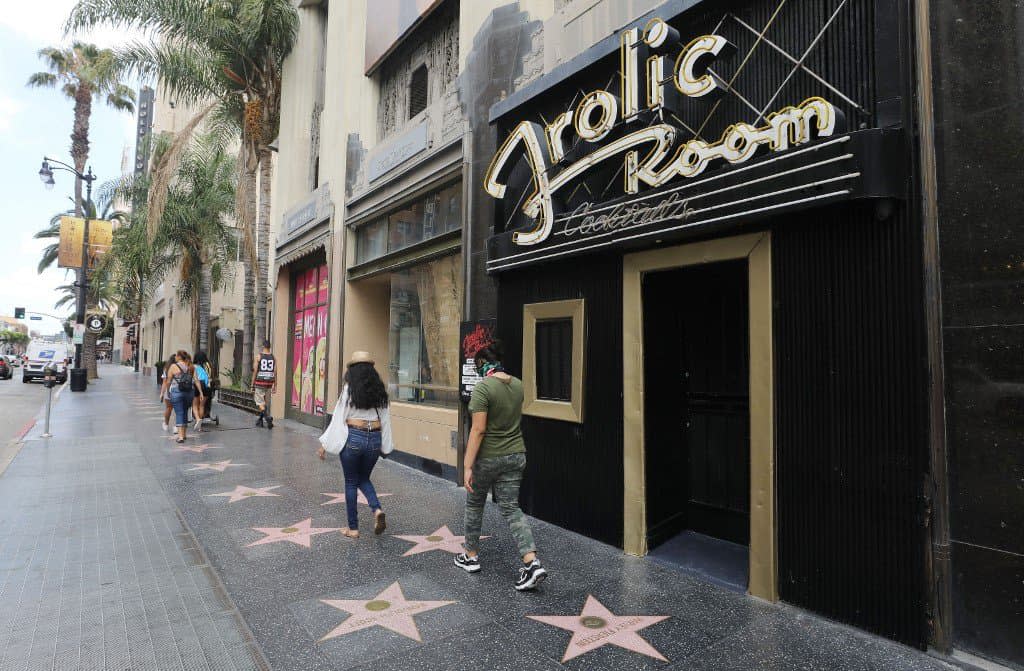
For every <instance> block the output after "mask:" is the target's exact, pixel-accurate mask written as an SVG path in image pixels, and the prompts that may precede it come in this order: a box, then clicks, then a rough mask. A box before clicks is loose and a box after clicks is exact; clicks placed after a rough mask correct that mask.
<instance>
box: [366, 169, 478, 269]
mask: <svg viewBox="0 0 1024 671" xmlns="http://www.w3.org/2000/svg"><path fill="white" fill-rule="evenodd" d="M460 228H462V182H455V183H454V184H450V185H449V186H446V187H445V188H443V189H441V190H439V191H436V192H434V193H432V194H430V195H429V196H427V197H426V198H423V199H420V200H416V201H413V202H412V203H410V204H407V205H406V206H405V207H403V208H401V209H399V210H396V211H394V212H391V213H390V214H388V215H385V216H382V217H380V218H379V219H375V220H374V221H372V222H370V223H368V224H364V225H362V226H360V227H359V228H358V229H357V230H356V263H357V264H359V263H366V262H367V261H372V260H374V259H376V258H379V257H381V256H385V255H387V254H391V253H393V252H398V251H401V250H403V249H406V248H408V247H412V246H413V245H417V244H419V243H421V242H426V241H427V240H430V239H432V238H435V237H437V236H439V235H444V234H445V233H449V232H451V231H457V230H459V229H460Z"/></svg>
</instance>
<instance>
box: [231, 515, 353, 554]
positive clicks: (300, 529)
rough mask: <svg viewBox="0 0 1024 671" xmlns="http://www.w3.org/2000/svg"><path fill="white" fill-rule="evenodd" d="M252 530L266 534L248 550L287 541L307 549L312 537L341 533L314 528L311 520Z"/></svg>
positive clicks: (251, 544)
mask: <svg viewBox="0 0 1024 671" xmlns="http://www.w3.org/2000/svg"><path fill="white" fill-rule="evenodd" d="M252 529H253V531H259V532H260V533H261V534H266V536H265V537H263V538H261V539H259V540H258V541H256V542H255V543H249V544H248V545H247V546H246V547H250V548H251V547H252V546H254V545H265V544H267V543H279V542H281V541H288V542H289V543H295V544H296V545H301V546H302V547H306V548H308V547H309V544H310V538H311V537H312V536H315V535H317V534H325V533H327V532H329V531H341V529H340V528H338V529H330V528H319V527H314V526H313V519H312V518H309V519H305V520H302V521H301V522H296V523H295V524H292V525H291V526H287V527H253V528H252Z"/></svg>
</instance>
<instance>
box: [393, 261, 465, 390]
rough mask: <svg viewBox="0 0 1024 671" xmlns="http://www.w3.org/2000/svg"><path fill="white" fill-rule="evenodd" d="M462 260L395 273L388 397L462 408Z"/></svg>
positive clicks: (419, 266)
mask: <svg viewBox="0 0 1024 671" xmlns="http://www.w3.org/2000/svg"><path fill="white" fill-rule="evenodd" d="M461 268H462V257H461V255H459V254H455V255H452V256H446V257H444V258H441V259H437V260H436V261H431V262H428V263H424V264H420V265H417V266H413V267H412V268H408V269H405V270H401V271H398V272H396V273H393V274H392V275H391V320H390V323H391V332H390V338H389V341H390V342H389V347H390V360H391V366H390V370H389V380H388V382H389V387H390V388H389V390H388V391H389V393H390V394H391V397H392V398H393V399H395V400H397V401H405V402H409V403H423V404H427V405H437V406H442V407H451V408H454V407H457V404H458V400H459V320H460V318H461V317H460V315H461V312H462V272H461Z"/></svg>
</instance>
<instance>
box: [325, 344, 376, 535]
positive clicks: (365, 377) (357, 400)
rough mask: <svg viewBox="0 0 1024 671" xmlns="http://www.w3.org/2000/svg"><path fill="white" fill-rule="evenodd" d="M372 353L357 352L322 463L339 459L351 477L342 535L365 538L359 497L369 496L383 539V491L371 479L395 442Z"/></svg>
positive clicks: (329, 430) (327, 435) (328, 433)
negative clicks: (333, 456)
mask: <svg viewBox="0 0 1024 671" xmlns="http://www.w3.org/2000/svg"><path fill="white" fill-rule="evenodd" d="M373 364H374V361H373V358H372V357H371V356H370V353H369V352H353V353H352V358H351V359H350V360H349V362H348V370H346V371H345V385H344V386H343V387H342V390H341V398H339V399H338V404H337V405H336V406H335V407H334V416H333V418H332V419H331V425H330V426H329V427H327V431H325V432H324V434H323V435H322V436H320V442H321V443H322V445H323V446H322V447H321V448H320V450H319V455H320V458H321V459H323V458H324V454H325V453H326V452H328V451H329V452H330V453H331V454H339V453H340V458H341V470H342V472H343V473H344V474H345V511H346V513H347V514H348V527H346V528H344V529H342V530H341V533H343V534H344V535H346V536H348V537H349V538H359V517H358V511H357V510H356V503H357V502H358V501H357V498H358V496H359V492H362V493H363V495H364V496H366V501H367V503H369V504H370V510H372V511H373V520H374V524H373V533H375V534H378V535H379V534H381V533H383V532H384V529H385V528H386V527H387V521H386V518H385V517H384V510H383V509H382V508H381V505H380V500H379V499H378V498H377V490H376V489H374V487H373V483H372V482H370V473H372V472H373V467H374V466H375V465H376V464H377V459H379V458H380V455H381V453H383V454H390V453H391V450H393V449H394V443H393V442H392V439H391V413H390V412H389V409H388V405H389V404H388V392H387V389H385V388H384V381H383V380H381V379H380V375H378V374H377V369H376V368H374V367H373Z"/></svg>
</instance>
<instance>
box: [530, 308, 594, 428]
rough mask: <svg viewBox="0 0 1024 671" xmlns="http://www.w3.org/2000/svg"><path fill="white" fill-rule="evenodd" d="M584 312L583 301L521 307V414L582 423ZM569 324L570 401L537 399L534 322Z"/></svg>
mask: <svg viewBox="0 0 1024 671" xmlns="http://www.w3.org/2000/svg"><path fill="white" fill-rule="evenodd" d="M585 317H586V309H585V305H584V300H583V299H582V298H578V299H570V300H562V301H549V302H545V303H528V304H526V305H524V306H523V414H524V415H528V416H531V417H543V418H546V419H555V420H559V421H563V422H571V423H574V424H582V423H583V388H584V382H585V380H586V367H585V361H586V351H585V341H586V321H585ZM549 319H569V320H571V321H572V384H571V397H570V400H569V401H553V400H548V399H540V398H537V322H538V321H545V320H549Z"/></svg>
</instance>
